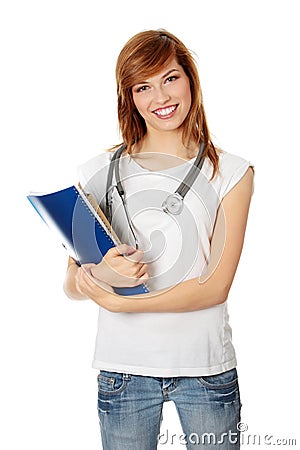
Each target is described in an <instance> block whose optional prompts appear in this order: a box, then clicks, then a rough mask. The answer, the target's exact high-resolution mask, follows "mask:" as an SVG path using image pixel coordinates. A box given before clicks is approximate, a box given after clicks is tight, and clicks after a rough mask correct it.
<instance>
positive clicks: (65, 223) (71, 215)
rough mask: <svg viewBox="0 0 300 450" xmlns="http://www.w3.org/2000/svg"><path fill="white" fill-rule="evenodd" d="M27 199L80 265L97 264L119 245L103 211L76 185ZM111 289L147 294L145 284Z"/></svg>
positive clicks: (132, 293)
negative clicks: (111, 249)
mask: <svg viewBox="0 0 300 450" xmlns="http://www.w3.org/2000/svg"><path fill="white" fill-rule="evenodd" d="M27 198H28V200H29V201H30V203H31V204H32V206H33V207H34V208H35V210H36V212H37V213H38V214H39V216H40V217H41V218H42V219H43V221H44V222H45V223H46V224H47V225H48V226H49V228H50V229H53V230H54V231H56V233H57V234H58V235H59V236H60V239H61V241H62V244H63V245H64V247H65V248H66V249H67V250H68V252H69V254H70V256H71V257H72V258H74V259H75V261H77V263H78V264H80V265H81V264H87V263H95V264H98V263H99V262H101V260H102V258H103V256H104V255H105V254H106V252H107V251H108V250H109V249H110V248H112V247H114V246H116V245H119V244H120V241H119V239H118V237H117V235H116V234H115V233H114V231H113V230H112V228H111V225H110V223H109V222H108V220H107V219H106V217H105V215H104V213H103V211H102V210H101V209H100V207H99V206H98V205H97V204H96V203H95V201H94V200H93V197H92V196H89V195H86V194H85V193H84V192H83V190H82V189H81V188H80V186H78V187H76V186H70V187H68V188H65V189H62V190H60V191H57V192H52V193H50V194H30V195H28V196H27ZM113 289H114V291H115V292H116V293H117V294H119V295H135V294H145V293H147V292H149V290H148V288H147V286H146V284H145V283H143V284H140V285H138V286H135V287H124V288H119V287H118V288H116V287H113Z"/></svg>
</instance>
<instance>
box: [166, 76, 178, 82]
mask: <svg viewBox="0 0 300 450" xmlns="http://www.w3.org/2000/svg"><path fill="white" fill-rule="evenodd" d="M177 78H178V77H177V76H176V75H172V76H171V77H168V78H167V79H166V83H172V81H175V80H177Z"/></svg>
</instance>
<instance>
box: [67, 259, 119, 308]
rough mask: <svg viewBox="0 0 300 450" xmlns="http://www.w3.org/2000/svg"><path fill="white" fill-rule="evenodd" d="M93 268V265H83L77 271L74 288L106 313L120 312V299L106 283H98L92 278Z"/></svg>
mask: <svg viewBox="0 0 300 450" xmlns="http://www.w3.org/2000/svg"><path fill="white" fill-rule="evenodd" d="M94 266H95V264H83V265H82V266H81V267H80V268H79V269H78V271H77V274H76V277H75V282H76V288H77V289H78V291H79V292H81V293H82V294H83V295H85V296H87V297H88V298H90V299H91V300H93V301H94V302H95V303H97V304H98V305H99V306H102V307H103V308H105V309H107V310H108V311H111V312H120V311H121V310H120V307H121V302H120V299H121V297H120V296H118V295H116V294H114V290H113V288H112V287H111V286H109V285H108V284H107V283H104V282H103V281H99V280H98V279H96V278H94V277H93V276H92V274H91V268H92V267H94ZM112 294H114V295H112ZM118 297H120V298H118Z"/></svg>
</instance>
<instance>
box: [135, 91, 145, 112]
mask: <svg viewBox="0 0 300 450" xmlns="http://www.w3.org/2000/svg"><path fill="white" fill-rule="evenodd" d="M133 103H134V105H135V107H136V109H137V110H138V112H139V113H140V115H141V116H143V115H144V112H145V109H146V101H145V98H143V96H142V95H133Z"/></svg>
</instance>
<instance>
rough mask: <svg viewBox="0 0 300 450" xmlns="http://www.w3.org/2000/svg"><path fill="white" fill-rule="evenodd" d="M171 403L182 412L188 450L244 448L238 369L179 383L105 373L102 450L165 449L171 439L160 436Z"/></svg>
mask: <svg viewBox="0 0 300 450" xmlns="http://www.w3.org/2000/svg"><path fill="white" fill-rule="evenodd" d="M167 401H173V402H174V404H175V407H176V410H177V412H178V416H179V419H180V423H181V426H182V430H178V442H180V443H181V444H182V448H183V449H184V448H186V449H188V450H190V449H196V448H198V449H199V448H205V449H206V450H208V449H222V450H237V449H239V448H240V446H239V430H238V423H239V421H240V409H241V403H240V395H239V386H238V378H237V371H236V369H231V370H228V371H227V372H223V373H221V374H217V375H210V376H202V377H174V378H158V377H148V376H141V375H131V374H126V373H117V372H108V371H105V370H100V373H99V375H98V415H99V421H100V430H101V437H102V446H103V450H155V449H156V448H157V443H158V442H161V443H166V441H167V439H168V436H167V435H166V434H165V433H164V436H162V435H160V425H161V422H162V408H163V403H164V402H167ZM173 436H174V433H173ZM162 438H163V441H164V442H163V441H160V439H162ZM173 439H174V437H173Z"/></svg>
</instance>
